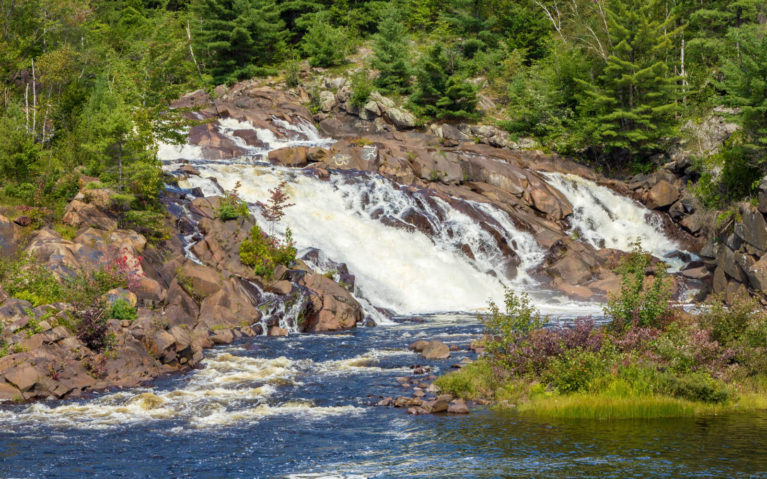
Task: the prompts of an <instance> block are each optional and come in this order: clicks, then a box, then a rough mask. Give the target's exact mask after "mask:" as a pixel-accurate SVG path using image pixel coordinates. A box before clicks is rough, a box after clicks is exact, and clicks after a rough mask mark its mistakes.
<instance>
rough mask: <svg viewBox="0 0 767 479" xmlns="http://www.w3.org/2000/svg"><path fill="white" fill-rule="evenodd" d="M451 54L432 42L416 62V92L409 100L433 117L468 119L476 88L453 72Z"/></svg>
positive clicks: (475, 100) (472, 112) (470, 114)
mask: <svg viewBox="0 0 767 479" xmlns="http://www.w3.org/2000/svg"><path fill="white" fill-rule="evenodd" d="M448 53H450V54H448ZM455 57H456V55H455V53H454V52H452V50H451V51H450V52H446V51H445V50H444V49H443V48H442V45H441V44H440V43H436V44H435V45H434V46H432V47H431V48H430V49H429V53H428V54H427V55H426V56H425V57H424V58H422V59H421V61H420V62H419V68H418V81H417V82H416V91H415V93H413V95H412V96H411V98H410V101H411V103H412V104H413V106H414V109H416V110H417V111H419V112H420V113H421V114H424V115H427V116H431V117H434V118H471V117H472V116H473V115H474V110H475V108H476V107H477V91H476V89H475V88H474V86H472V85H471V84H470V83H468V82H467V81H466V80H464V79H463V78H462V77H461V76H460V75H459V74H458V72H457V71H456V69H455V62H456V58H455Z"/></svg>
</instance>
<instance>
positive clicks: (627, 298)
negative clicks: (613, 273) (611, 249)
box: [604, 241, 671, 331]
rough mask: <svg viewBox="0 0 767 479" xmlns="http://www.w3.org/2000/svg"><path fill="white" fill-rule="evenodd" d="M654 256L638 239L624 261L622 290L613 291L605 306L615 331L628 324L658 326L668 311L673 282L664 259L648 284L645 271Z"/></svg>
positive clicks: (620, 268)
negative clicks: (614, 292) (615, 292)
mask: <svg viewBox="0 0 767 479" xmlns="http://www.w3.org/2000/svg"><path fill="white" fill-rule="evenodd" d="M651 259H652V256H650V255H649V254H648V253H646V252H645V251H644V250H643V249H642V246H641V244H640V243H639V242H638V241H637V242H636V243H634V249H633V251H632V252H631V254H629V255H628V256H627V257H626V258H624V259H623V261H622V262H621V265H620V267H619V272H620V274H621V277H622V280H621V289H620V292H619V293H617V294H612V295H610V298H609V300H608V302H607V306H605V309H604V310H605V314H606V315H607V316H609V317H611V318H612V320H613V322H612V326H613V328H614V329H615V330H616V331H624V330H625V329H626V328H627V326H631V327H637V326H639V327H648V326H649V327H659V326H661V322H662V320H663V319H665V318H666V317H667V316H668V314H669V303H668V302H669V300H670V299H671V286H670V284H669V282H668V278H667V274H666V267H665V264H664V263H658V264H657V265H656V266H655V278H654V279H653V281H652V282H651V283H650V284H649V285H647V284H645V271H646V270H647V268H648V267H649V266H650V264H651Z"/></svg>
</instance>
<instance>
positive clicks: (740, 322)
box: [701, 297, 767, 346]
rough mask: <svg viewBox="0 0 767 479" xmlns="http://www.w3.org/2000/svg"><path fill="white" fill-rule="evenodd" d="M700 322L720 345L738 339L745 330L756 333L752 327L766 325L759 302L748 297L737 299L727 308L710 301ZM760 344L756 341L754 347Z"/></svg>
mask: <svg viewBox="0 0 767 479" xmlns="http://www.w3.org/2000/svg"><path fill="white" fill-rule="evenodd" d="M701 320H702V322H703V324H705V325H707V326H709V327H710V328H711V336H712V337H713V338H714V339H716V340H717V341H719V342H720V343H721V344H729V343H731V342H733V341H735V340H737V339H740V338H741V337H743V335H744V333H745V332H746V329H747V328H749V329H750V330H751V331H756V328H754V326H757V325H760V324H764V323H767V318H765V313H764V311H763V310H762V307H761V305H760V304H759V302H758V301H757V300H756V299H754V298H749V297H740V298H737V299H736V300H735V301H733V303H732V304H731V305H730V307H729V308H728V307H727V306H725V305H724V303H723V302H722V301H721V300H715V301H712V302H710V303H709V304H708V308H707V309H706V310H705V311H704V312H703V313H702V315H701ZM760 342H761V341H758V340H757V341H756V343H757V344H754V346H758V345H759V344H758V343H760ZM762 345H765V344H762Z"/></svg>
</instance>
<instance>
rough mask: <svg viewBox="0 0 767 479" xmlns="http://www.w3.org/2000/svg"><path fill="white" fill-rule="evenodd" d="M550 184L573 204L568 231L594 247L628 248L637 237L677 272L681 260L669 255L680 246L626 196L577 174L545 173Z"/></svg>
mask: <svg viewBox="0 0 767 479" xmlns="http://www.w3.org/2000/svg"><path fill="white" fill-rule="evenodd" d="M544 176H545V177H546V179H547V181H548V182H549V184H550V185H551V186H553V187H554V188H556V189H557V190H559V191H560V192H562V194H564V195H565V197H566V198H567V200H568V201H569V202H570V203H571V204H572V205H573V215H572V217H571V218H570V224H571V230H570V231H571V233H573V234H576V235H577V236H578V238H579V239H580V240H581V241H584V242H586V243H588V244H590V245H592V246H594V247H595V248H613V249H618V250H621V251H631V250H632V248H633V245H634V243H635V242H636V241H637V240H639V241H640V243H641V245H642V248H644V249H645V250H646V251H648V252H649V253H651V254H652V255H653V256H655V257H657V258H661V259H663V260H664V261H666V262H667V263H669V265H670V266H671V269H672V270H673V271H678V270H679V269H680V268H682V267H683V266H684V265H685V262H684V261H682V260H681V259H678V258H673V257H669V256H670V255H671V254H673V253H677V252H679V251H680V250H681V249H682V248H681V247H680V246H679V244H677V243H676V242H675V241H673V240H671V239H670V238H668V237H667V236H666V234H665V233H664V232H663V226H662V220H661V218H660V217H659V216H658V214H657V213H654V212H652V211H650V210H648V209H647V208H645V207H644V206H642V205H640V204H638V203H636V202H635V201H633V200H631V199H630V198H626V197H625V196H620V195H618V194H616V193H615V192H613V191H612V190H610V189H609V188H607V187H604V186H600V185H597V184H596V183H594V182H593V181H589V180H587V179H585V178H582V177H580V176H577V175H565V174H561V173H545V174H544Z"/></svg>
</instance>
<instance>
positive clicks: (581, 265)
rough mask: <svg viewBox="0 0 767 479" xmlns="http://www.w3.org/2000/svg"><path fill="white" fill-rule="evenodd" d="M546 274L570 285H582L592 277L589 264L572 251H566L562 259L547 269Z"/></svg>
mask: <svg viewBox="0 0 767 479" xmlns="http://www.w3.org/2000/svg"><path fill="white" fill-rule="evenodd" d="M548 272H549V274H551V275H552V276H554V277H559V278H561V279H562V281H564V282H565V283H567V284H570V285H582V284H584V283H586V282H587V281H588V280H589V279H591V277H592V272H591V267H590V266H589V264H588V263H586V262H585V261H584V260H583V259H582V258H581V257H580V255H578V254H577V253H575V252H574V251H568V253H567V254H566V255H565V257H564V258H562V259H560V260H558V261H557V262H556V263H554V264H553V265H551V266H550V267H549V268H548Z"/></svg>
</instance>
